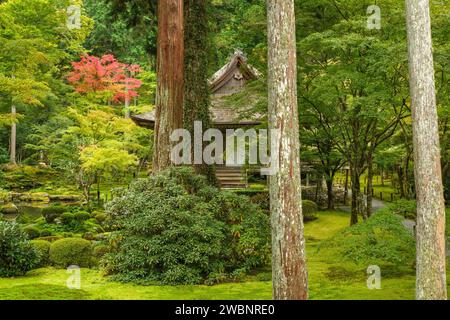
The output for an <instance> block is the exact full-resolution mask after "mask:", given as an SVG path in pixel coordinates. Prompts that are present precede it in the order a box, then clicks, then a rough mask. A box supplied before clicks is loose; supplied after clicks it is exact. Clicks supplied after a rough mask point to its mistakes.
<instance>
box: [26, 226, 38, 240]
mask: <svg viewBox="0 0 450 320" xmlns="http://www.w3.org/2000/svg"><path fill="white" fill-rule="evenodd" d="M23 232H25V233H26V234H27V235H28V239H35V238H39V237H40V235H41V230H39V228H36V227H33V226H26V227H25V228H23Z"/></svg>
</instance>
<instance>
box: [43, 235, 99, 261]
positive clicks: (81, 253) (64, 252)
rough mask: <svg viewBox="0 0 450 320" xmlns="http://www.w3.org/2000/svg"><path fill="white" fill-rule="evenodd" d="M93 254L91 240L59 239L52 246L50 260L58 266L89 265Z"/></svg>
mask: <svg viewBox="0 0 450 320" xmlns="http://www.w3.org/2000/svg"><path fill="white" fill-rule="evenodd" d="M91 254H92V249H91V242H90V241H87V240H84V239H80V238H67V239H61V240H57V241H55V242H53V243H52V244H51V246H50V261H51V263H52V264H53V265H54V266H56V267H62V268H67V267H68V266H70V265H77V266H79V267H89V266H90V265H91Z"/></svg>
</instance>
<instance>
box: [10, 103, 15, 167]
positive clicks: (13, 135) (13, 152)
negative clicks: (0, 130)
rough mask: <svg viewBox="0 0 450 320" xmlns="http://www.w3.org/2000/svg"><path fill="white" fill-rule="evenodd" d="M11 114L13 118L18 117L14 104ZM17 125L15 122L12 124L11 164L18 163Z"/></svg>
mask: <svg viewBox="0 0 450 320" xmlns="http://www.w3.org/2000/svg"><path fill="white" fill-rule="evenodd" d="M11 115H12V118H13V120H14V119H15V117H16V106H14V105H13V106H12V107H11ZM16 139H17V126H16V123H15V122H13V123H12V124H11V141H10V145H9V150H10V153H9V155H10V157H9V159H10V160H9V161H10V162H11V164H16V144H17V141H16Z"/></svg>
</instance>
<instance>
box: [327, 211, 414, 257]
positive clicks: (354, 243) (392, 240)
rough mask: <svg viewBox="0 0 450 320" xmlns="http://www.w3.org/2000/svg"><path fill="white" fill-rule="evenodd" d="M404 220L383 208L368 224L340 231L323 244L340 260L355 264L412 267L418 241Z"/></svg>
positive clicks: (360, 224) (366, 222)
mask: <svg viewBox="0 0 450 320" xmlns="http://www.w3.org/2000/svg"><path fill="white" fill-rule="evenodd" d="M402 219H403V218H401V217H399V216H397V215H394V214H392V213H391V212H389V209H387V208H386V209H382V210H380V211H378V212H377V213H376V214H374V215H372V216H371V217H370V218H369V219H367V220H366V221H365V222H362V223H359V224H356V225H353V226H351V227H348V228H346V229H344V230H343V231H341V232H339V233H338V234H336V235H335V236H333V237H332V238H330V239H328V240H326V241H325V242H324V243H322V245H321V249H330V250H331V251H332V253H333V254H334V255H336V256H337V257H338V258H339V259H340V258H344V259H346V260H350V261H352V262H354V263H356V264H359V265H364V266H368V265H370V264H375V265H384V264H394V265H401V266H412V265H413V263H414V259H415V240H414V237H413V235H412V233H411V232H410V231H409V230H408V229H407V228H406V227H405V226H404V225H403V224H402Z"/></svg>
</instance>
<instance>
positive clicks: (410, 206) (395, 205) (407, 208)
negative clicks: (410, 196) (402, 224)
mask: <svg viewBox="0 0 450 320" xmlns="http://www.w3.org/2000/svg"><path fill="white" fill-rule="evenodd" d="M388 208H389V211H391V212H392V213H394V214H399V215H401V216H403V217H405V218H406V219H411V220H415V219H416V211H417V205H416V201H415V200H405V199H400V200H397V201H394V202H392V203H390V204H389V205H388Z"/></svg>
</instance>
